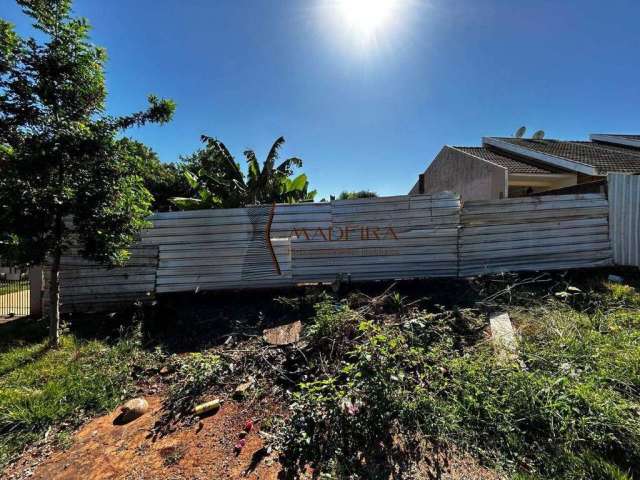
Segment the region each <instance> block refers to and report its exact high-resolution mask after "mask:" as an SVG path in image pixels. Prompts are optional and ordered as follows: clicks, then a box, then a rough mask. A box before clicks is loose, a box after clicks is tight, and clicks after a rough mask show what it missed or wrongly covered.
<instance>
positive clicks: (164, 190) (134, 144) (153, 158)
mask: <svg viewBox="0 0 640 480" xmlns="http://www.w3.org/2000/svg"><path fill="white" fill-rule="evenodd" d="M120 142H121V143H123V145H124V146H125V147H126V148H127V149H128V150H129V152H130V154H131V156H132V160H133V162H134V163H135V166H136V168H137V171H138V175H140V176H141V177H142V180H143V182H144V186H145V187H146V188H147V190H149V193H151V195H152V196H153V203H152V204H151V210H153V211H155V212H166V211H169V210H171V208H172V207H173V208H174V209H175V205H174V204H173V203H172V202H171V201H170V199H171V198H173V197H188V196H190V195H192V194H193V193H194V192H193V190H192V188H191V187H190V185H189V183H188V182H187V180H186V178H185V176H184V171H185V169H186V165H185V164H182V163H179V164H175V163H163V162H161V161H160V158H158V154H157V153H156V152H154V151H153V150H152V149H151V148H149V147H147V146H146V145H144V144H143V143H141V142H139V141H137V140H132V139H130V138H123V139H122V140H120Z"/></svg>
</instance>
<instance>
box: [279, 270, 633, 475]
mask: <svg viewBox="0 0 640 480" xmlns="http://www.w3.org/2000/svg"><path fill="white" fill-rule="evenodd" d="M565 286H566V285H565ZM581 288H582V290H583V293H581V294H579V295H577V296H575V297H570V298H568V299H567V297H566V296H562V295H560V296H559V297H557V296H555V295H549V292H546V293H547V294H546V295H545V299H544V300H538V299H537V298H539V297H536V296H533V295H532V292H525V293H526V295H523V298H524V301H522V302H520V303H518V302H517V301H515V302H513V303H512V304H511V305H509V306H506V305H503V307H507V308H509V310H510V311H511V313H512V317H513V318H514V319H515V322H516V323H517V326H518V330H519V332H520V338H519V360H520V361H519V362H516V361H509V360H506V361H505V360H504V358H500V357H499V356H497V355H496V354H495V351H494V348H493V345H492V344H491V342H488V341H486V340H483V337H482V336H478V335H477V332H478V326H482V323H483V320H482V318H483V315H481V314H480V312H474V311H472V310H469V311H463V310H460V311H457V312H449V313H448V314H443V313H434V312H433V311H428V309H426V310H418V309H415V310H413V311H412V312H408V313H407V314H406V315H404V316H403V317H402V320H403V321H402V322H395V321H390V322H385V321H384V319H383V318H381V317H380V316H379V315H378V316H368V317H367V316H365V317H367V318H363V319H361V320H360V322H359V324H358V326H357V330H358V333H357V335H355V336H354V340H353V341H352V342H351V344H350V348H349V350H348V351H346V352H345V353H344V354H343V355H342V357H341V358H340V361H338V362H335V363H334V364H333V365H327V364H326V363H325V364H323V367H322V370H321V371H317V372H316V375H313V376H311V375H310V380H309V381H307V382H305V383H303V384H301V385H300V388H299V390H298V391H297V392H296V393H295V394H294V400H295V402H294V404H293V407H292V408H293V415H292V417H291V418H290V419H289V420H288V422H287V424H286V425H285V427H284V430H283V432H281V436H280V439H281V440H280V442H281V443H280V448H281V449H282V451H283V452H284V453H285V462H286V463H285V467H286V468H287V470H288V471H290V472H293V471H297V470H298V469H300V468H303V467H304V465H308V464H311V465H314V466H316V467H317V468H318V469H319V470H320V471H322V472H323V473H325V474H327V475H329V476H328V477H327V478H387V477H389V475H390V474H391V473H392V472H398V471H408V468H409V467H408V465H409V464H410V463H411V460H412V456H413V455H415V457H416V458H419V457H420V449H421V448H422V447H423V446H424V445H425V444H430V445H434V444H435V445H444V446H446V447H453V448H454V449H456V450H458V451H460V450H462V451H466V452H468V453H470V454H472V455H473V456H474V457H476V458H479V459H481V461H483V462H484V463H485V464H487V465H489V466H491V467H493V468H496V469H498V470H501V471H503V472H505V473H506V474H508V475H509V476H510V477H512V478H518V479H525V478H526V479H537V478H553V479H555V478H566V479H590V478H601V479H630V478H638V477H639V476H640V311H639V310H638V309H637V306H638V305H640V295H639V294H638V293H637V292H636V290H635V289H633V288H632V287H630V286H625V285H617V284H608V283H606V282H604V283H603V282H586V284H585V285H583V286H582V285H581ZM556 290H563V289H562V288H558V289H556ZM559 293H561V292H559ZM558 298H565V299H567V300H566V301H560V300H558ZM512 300H513V299H512ZM317 311H318V314H317V316H316V318H315V322H316V326H312V327H311V328H310V329H309V330H310V331H311V332H313V331H314V329H323V330H325V333H327V334H328V333H330V329H329V330H327V329H324V326H326V325H331V326H332V327H333V326H334V325H338V324H340V323H341V321H342V320H344V309H343V308H337V309H334V313H333V315H334V317H335V318H334V319H333V320H331V319H329V318H327V316H330V315H331V313H330V312H331V311H330V310H329V309H328V307H327V306H326V305H325V306H321V307H320V308H318V309H317ZM337 330H338V331H339V329H337ZM354 445H357V448H355V449H354V448H353V446H354ZM399 445H404V448H399ZM394 478H396V477H394ZM398 478H400V477H398Z"/></svg>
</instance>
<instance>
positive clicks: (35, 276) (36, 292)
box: [29, 266, 43, 317]
mask: <svg viewBox="0 0 640 480" xmlns="http://www.w3.org/2000/svg"><path fill="white" fill-rule="evenodd" d="M42 284H43V281H42V267H39V266H38V267H31V268H30V269H29V288H30V290H31V291H30V292H29V301H30V307H31V315H32V316H34V317H41V316H42Z"/></svg>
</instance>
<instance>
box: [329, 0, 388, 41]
mask: <svg viewBox="0 0 640 480" xmlns="http://www.w3.org/2000/svg"><path fill="white" fill-rule="evenodd" d="M396 4H397V0H339V3H338V5H337V6H338V10H339V13H340V15H342V17H343V19H344V21H345V22H346V24H347V26H348V27H349V28H351V29H352V30H354V31H356V32H357V33H360V34H362V35H364V36H370V35H374V34H377V33H380V32H382V31H383V30H384V28H385V27H386V26H387V25H388V24H389V21H390V19H391V17H392V16H393V14H394V10H395V7H396Z"/></svg>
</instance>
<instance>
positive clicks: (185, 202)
mask: <svg viewBox="0 0 640 480" xmlns="http://www.w3.org/2000/svg"><path fill="white" fill-rule="evenodd" d="M202 140H203V142H204V143H205V147H204V148H203V149H201V150H199V151H198V152H196V154H194V155H193V156H191V157H189V158H187V159H186V168H187V171H185V178H186V179H187V181H188V182H189V184H190V186H191V187H192V189H193V190H194V191H195V192H196V193H197V196H196V197H191V198H174V199H173V202H174V203H175V204H176V205H177V206H179V207H180V208H183V209H187V210H189V209H197V208H216V207H221V208H235V207H241V206H244V205H250V204H264V203H273V202H276V203H295V202H303V201H312V200H313V198H314V197H315V194H316V192H315V190H314V191H309V190H308V189H309V181H308V179H307V176H306V175H305V174H304V173H302V174H300V175H298V176H296V177H293V173H294V169H295V168H296V167H302V160H300V159H299V158H296V157H292V158H288V159H286V160H284V161H282V162H280V163H279V164H278V163H277V162H278V158H279V152H280V149H281V148H282V145H283V144H284V142H285V140H284V138H283V137H280V138H278V139H277V140H276V141H275V142H274V144H273V146H272V147H271V149H270V150H269V153H268V155H267V158H266V160H265V161H264V163H263V164H262V167H261V166H260V162H259V161H258V158H257V156H256V154H255V152H254V151H253V150H246V151H245V152H244V156H245V158H246V161H247V173H246V174H245V172H244V171H243V170H242V168H241V167H240V164H239V163H238V162H236V160H235V159H234V157H233V156H232V155H231V153H229V150H228V149H227V147H226V146H225V145H224V143H222V142H221V141H219V140H217V139H215V138H211V137H207V136H203V137H202ZM292 177H293V178H292Z"/></svg>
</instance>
